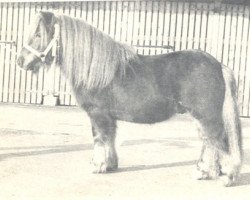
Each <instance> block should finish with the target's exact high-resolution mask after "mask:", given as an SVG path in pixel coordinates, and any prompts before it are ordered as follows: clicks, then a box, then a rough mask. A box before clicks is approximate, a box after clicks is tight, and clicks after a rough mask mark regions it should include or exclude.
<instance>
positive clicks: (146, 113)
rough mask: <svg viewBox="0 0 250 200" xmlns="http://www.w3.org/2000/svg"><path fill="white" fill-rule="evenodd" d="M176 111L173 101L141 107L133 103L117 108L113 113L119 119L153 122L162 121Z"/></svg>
mask: <svg viewBox="0 0 250 200" xmlns="http://www.w3.org/2000/svg"><path fill="white" fill-rule="evenodd" d="M175 113H176V109H175V106H174V105H173V104H171V103H156V104H151V105H143V106H141V107H140V108H135V107H133V105H127V107H124V108H119V109H117V110H115V112H114V113H113V115H114V116H115V117H116V119H117V120H121V121H127V122H134V123H145V124H152V123H157V122H162V121H165V120H167V119H169V118H170V117H172V116H173V115H174V114H175Z"/></svg>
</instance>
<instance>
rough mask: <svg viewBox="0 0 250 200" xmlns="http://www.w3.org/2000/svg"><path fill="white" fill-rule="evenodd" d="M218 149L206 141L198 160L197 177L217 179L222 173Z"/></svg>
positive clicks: (200, 178)
mask: <svg viewBox="0 0 250 200" xmlns="http://www.w3.org/2000/svg"><path fill="white" fill-rule="evenodd" d="M218 159H219V157H218V151H217V150H216V149H215V148H214V147H213V146H211V145H208V143H207V142H206V141H204V143H203V146H202V152H201V155H200V159H199V161H198V162H197V170H198V173H197V177H196V178H197V179H198V180H205V179H216V178H217V177H218V176H219V174H220V167H219V162H218Z"/></svg>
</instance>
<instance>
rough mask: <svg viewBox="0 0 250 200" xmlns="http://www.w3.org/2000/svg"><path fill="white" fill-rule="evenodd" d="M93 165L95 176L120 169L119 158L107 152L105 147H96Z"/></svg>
mask: <svg viewBox="0 0 250 200" xmlns="http://www.w3.org/2000/svg"><path fill="white" fill-rule="evenodd" d="M92 165H93V173H95V174H101V173H107V172H111V171H115V170H117V168H118V158H117V155H116V153H113V151H107V150H106V149H105V147H104V146H96V147H95V149H94V157H93V160H92Z"/></svg>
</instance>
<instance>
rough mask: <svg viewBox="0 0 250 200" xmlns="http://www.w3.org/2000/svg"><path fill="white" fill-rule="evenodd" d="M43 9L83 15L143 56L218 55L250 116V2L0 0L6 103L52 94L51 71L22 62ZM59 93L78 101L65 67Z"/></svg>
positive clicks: (68, 101)
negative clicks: (48, 82)
mask: <svg viewBox="0 0 250 200" xmlns="http://www.w3.org/2000/svg"><path fill="white" fill-rule="evenodd" d="M223 2H226V1H223ZM40 10H51V11H54V12H56V13H65V14H67V15H70V16H74V17H80V18H82V19H84V20H86V21H87V22H88V23H90V24H92V25H93V26H95V27H97V28H98V29H100V30H102V31H104V32H105V33H107V34H109V35H110V36H111V37H112V38H114V39H115V40H117V41H121V42H124V43H127V44H128V45H131V46H135V48H136V49H137V52H138V53H140V54H161V53H165V52H168V51H170V50H171V49H168V48H159V47H173V48H174V50H175V51H178V50H183V49H201V50H204V51H206V52H208V53H210V54H212V55H213V56H214V57H216V58H217V59H218V60H219V61H221V62H222V63H223V64H225V65H227V66H228V67H230V68H231V69H233V70H234V73H235V77H236V81H237V88H238V102H239V106H240V114H241V116H248V117H249V116H250V56H249V55H250V48H249V45H250V37H249V35H250V31H249V29H250V23H249V22H250V18H249V17H250V15H249V12H250V6H249V4H245V5H244V4H240V5H237V4H225V3H211V2H210V3H205V2H204V1H203V2H199V1H195V2H193V1H188V2H180V1H106V2H104V1H98V2H97V1H89V2H88V1H84V2H61V3H59V2H54V3H46V2H38V3H29V2H28V3H27V2H26V3H24V2H23V3H0V102H16V103H35V104H39V103H41V101H42V96H43V94H45V93H46V92H47V85H46V77H47V73H46V69H41V70H40V71H39V73H38V74H37V75H35V74H32V73H31V72H27V71H22V70H20V69H19V68H18V67H17V66H16V56H17V52H18V51H19V50H20V49H21V47H22V45H23V41H24V40H25V37H26V34H25V28H26V27H27V25H28V24H29V22H30V20H31V19H32V18H33V17H34V15H35V14H36V13H37V12H38V11H40ZM149 47H151V48H149ZM55 91H56V93H57V94H58V95H59V98H60V104H62V105H75V104H76V102H75V100H74V97H73V96H72V95H71V89H70V86H69V84H68V83H67V81H66V80H65V78H64V77H63V76H62V74H61V72H60V70H59V69H56V73H55Z"/></svg>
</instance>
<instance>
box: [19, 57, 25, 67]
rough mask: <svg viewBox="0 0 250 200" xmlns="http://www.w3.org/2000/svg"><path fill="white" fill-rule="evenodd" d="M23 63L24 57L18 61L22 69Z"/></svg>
mask: <svg viewBox="0 0 250 200" xmlns="http://www.w3.org/2000/svg"><path fill="white" fill-rule="evenodd" d="M23 62H24V58H23V57H22V56H20V57H19V58H18V59H17V64H18V65H19V66H20V67H22V66H23Z"/></svg>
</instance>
